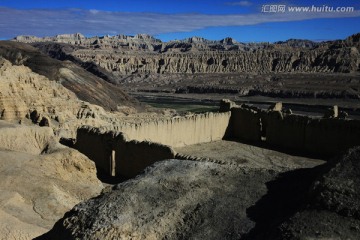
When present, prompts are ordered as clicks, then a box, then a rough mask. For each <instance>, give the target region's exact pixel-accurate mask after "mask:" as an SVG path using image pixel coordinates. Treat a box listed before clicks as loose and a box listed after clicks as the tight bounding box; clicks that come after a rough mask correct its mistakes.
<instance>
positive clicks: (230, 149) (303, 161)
mask: <svg viewBox="0 0 360 240" xmlns="http://www.w3.org/2000/svg"><path fill="white" fill-rule="evenodd" d="M175 151H176V152H178V153H180V154H185V155H190V156H195V157H201V158H210V159H213V160H219V161H221V162H226V163H236V164H239V165H242V166H247V167H251V168H265V169H274V170H280V171H281V170H289V169H296V168H312V167H315V166H317V165H320V164H323V163H325V161H324V160H321V159H313V158H306V157H301V156H293V155H289V154H286V153H282V152H278V151H274V150H269V149H265V148H260V147H257V146H252V145H247V144H244V143H240V142H234V141H216V142H211V143H202V144H196V145H191V146H186V147H182V148H175Z"/></svg>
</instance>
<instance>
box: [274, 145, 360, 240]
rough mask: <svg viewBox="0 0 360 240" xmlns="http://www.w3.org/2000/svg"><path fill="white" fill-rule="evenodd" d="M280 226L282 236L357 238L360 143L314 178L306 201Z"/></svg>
mask: <svg viewBox="0 0 360 240" xmlns="http://www.w3.org/2000/svg"><path fill="white" fill-rule="evenodd" d="M329 165H331V163H330V164H329ZM279 230H280V233H281V239H360V147H356V148H353V149H350V150H349V151H348V153H347V154H346V155H345V156H344V157H343V158H342V159H340V161H339V162H337V163H336V164H334V166H331V168H330V170H329V171H327V173H325V174H323V175H322V176H321V177H319V178H318V180H316V181H315V182H314V184H313V186H312V187H311V189H310V199H309V204H308V205H307V206H306V207H305V208H304V209H302V210H300V211H298V212H297V213H296V214H295V215H294V216H293V217H291V218H290V219H289V220H288V221H286V222H284V223H283V224H282V225H281V226H280V227H279Z"/></svg>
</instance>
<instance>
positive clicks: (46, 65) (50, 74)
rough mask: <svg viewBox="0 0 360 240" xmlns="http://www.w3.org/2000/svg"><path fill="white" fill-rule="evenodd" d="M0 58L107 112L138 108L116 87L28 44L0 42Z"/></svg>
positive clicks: (132, 100)
mask: <svg viewBox="0 0 360 240" xmlns="http://www.w3.org/2000/svg"><path fill="white" fill-rule="evenodd" d="M0 56H2V57H3V58H5V59H7V60H9V61H10V62H11V63H12V64H13V65H24V66H27V67H29V68H30V69H31V70H32V71H33V72H35V73H37V74H40V75H43V76H45V77H47V78H48V79H49V80H51V81H54V82H59V83H61V85H63V86H64V87H65V88H67V89H69V90H70V91H72V92H74V93H75V94H76V96H77V97H78V98H79V99H81V100H83V101H87V102H89V103H92V104H96V105H99V106H102V107H104V108H105V109H107V110H117V108H118V107H120V106H123V105H126V106H135V107H136V106H138V103H137V101H136V100H134V99H132V98H131V97H130V96H128V95H127V94H126V93H125V92H124V91H123V90H122V89H121V88H120V87H119V86H114V85H113V84H110V83H108V82H106V81H104V80H103V79H102V78H99V77H97V76H96V75H94V74H92V73H90V72H88V71H86V70H85V69H83V68H81V67H79V66H77V65H75V64H73V63H71V62H62V61H59V60H56V59H53V58H51V57H49V56H47V55H45V54H42V53H41V52H40V51H39V50H38V49H36V48H34V47H32V46H30V45H28V44H24V43H19V42H11V41H0Z"/></svg>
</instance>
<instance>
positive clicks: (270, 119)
mask: <svg viewBox="0 0 360 240" xmlns="http://www.w3.org/2000/svg"><path fill="white" fill-rule="evenodd" d="M309 121H310V118H309V117H307V116H298V115H285V116H283V115H282V113H281V112H278V111H274V112H270V113H269V114H268V115H267V126H266V131H265V132H266V142H267V143H268V144H270V145H272V146H275V147H281V148H285V149H286V150H291V151H300V152H303V151H304V149H305V134H306V127H307V125H308V123H309Z"/></svg>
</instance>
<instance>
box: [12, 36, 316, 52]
mask: <svg viewBox="0 0 360 240" xmlns="http://www.w3.org/2000/svg"><path fill="white" fill-rule="evenodd" d="M13 40H14V41H17V42H24V43H36V42H57V43H67V44H72V45H80V46H84V47H94V48H114V49H123V50H140V49H142V50H148V51H155V52H166V51H167V50H169V49H171V48H181V49H182V51H183V52H184V51H188V50H190V49H192V50H194V49H196V50H200V51H205V50H223V51H251V50H256V49H263V48H266V47H268V46H270V45H286V46H291V47H304V48H314V47H317V46H319V44H320V43H317V42H314V41H310V40H303V39H289V40H287V41H278V42H275V43H273V44H271V43H242V42H238V41H236V40H235V39H233V38H231V37H226V38H224V39H221V40H208V39H205V38H202V37H196V36H194V37H190V38H186V39H182V40H171V41H168V42H163V41H161V40H160V39H157V38H155V37H153V36H151V35H148V34H137V35H135V36H127V35H115V36H109V35H105V36H94V37H85V36H84V35H82V34H81V33H74V34H61V35H56V36H53V37H36V36H17V37H15V38H14V39H13Z"/></svg>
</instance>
